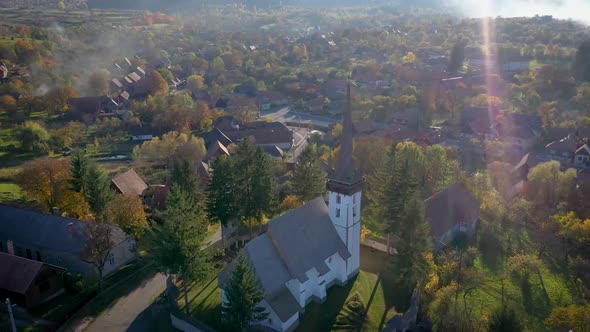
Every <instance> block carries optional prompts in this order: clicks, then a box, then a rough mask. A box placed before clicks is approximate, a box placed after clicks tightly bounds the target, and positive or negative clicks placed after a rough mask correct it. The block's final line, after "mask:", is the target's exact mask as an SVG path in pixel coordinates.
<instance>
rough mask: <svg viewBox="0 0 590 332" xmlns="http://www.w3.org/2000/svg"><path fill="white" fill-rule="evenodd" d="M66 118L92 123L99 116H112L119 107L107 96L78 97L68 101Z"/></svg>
mask: <svg viewBox="0 0 590 332" xmlns="http://www.w3.org/2000/svg"><path fill="white" fill-rule="evenodd" d="M68 107H69V112H68V113H67V114H68V117H70V118H71V119H72V120H78V121H83V122H86V123H92V122H94V120H96V118H98V117H99V116H101V115H107V114H112V113H113V112H115V110H117V109H118V108H119V105H118V104H117V103H116V102H115V101H114V100H113V99H111V98H109V97H107V96H97V97H80V98H71V99H69V100H68Z"/></svg>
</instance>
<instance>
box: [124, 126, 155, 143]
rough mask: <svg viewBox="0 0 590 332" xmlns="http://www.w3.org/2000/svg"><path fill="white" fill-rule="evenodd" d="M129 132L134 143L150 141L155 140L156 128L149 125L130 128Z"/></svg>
mask: <svg viewBox="0 0 590 332" xmlns="http://www.w3.org/2000/svg"><path fill="white" fill-rule="evenodd" d="M128 132H129V135H130V136H131V140H132V141H150V140H152V139H153V138H154V128H153V127H152V125H151V124H149V123H142V124H138V125H133V126H130V127H129V129H128Z"/></svg>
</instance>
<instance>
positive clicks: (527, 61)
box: [501, 55, 533, 73]
mask: <svg viewBox="0 0 590 332" xmlns="http://www.w3.org/2000/svg"><path fill="white" fill-rule="evenodd" d="M532 60H533V58H532V57H530V56H522V55H519V56H512V57H509V58H507V59H503V61H502V62H503V63H502V66H501V69H502V71H503V72H506V73H518V72H521V71H525V70H529V68H530V66H531V61H532Z"/></svg>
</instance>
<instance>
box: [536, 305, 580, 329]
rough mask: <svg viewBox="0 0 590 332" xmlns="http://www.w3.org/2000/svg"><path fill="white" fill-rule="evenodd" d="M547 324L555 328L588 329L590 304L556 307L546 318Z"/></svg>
mask: <svg viewBox="0 0 590 332" xmlns="http://www.w3.org/2000/svg"><path fill="white" fill-rule="evenodd" d="M545 325H546V326H547V327H549V328H551V329H555V330H557V329H559V330H564V331H567V330H570V331H588V327H589V326H590V305H586V306H579V305H570V306H569V307H557V308H554V309H553V311H552V312H551V314H550V315H549V317H547V319H545Z"/></svg>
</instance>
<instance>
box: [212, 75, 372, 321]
mask: <svg viewBox="0 0 590 332" xmlns="http://www.w3.org/2000/svg"><path fill="white" fill-rule="evenodd" d="M348 100H349V103H348V108H347V112H345V116H344V121H343V134H342V139H341V150H340V151H341V152H340V153H341V154H340V156H341V157H340V158H339V162H338V164H337V165H336V168H335V169H334V171H332V172H330V174H329V176H328V182H327V191H328V195H327V197H328V203H329V204H326V201H325V200H324V198H323V197H318V198H316V199H313V200H311V201H309V202H308V203H306V204H304V205H303V206H300V207H298V208H296V209H293V210H292V211H290V212H288V213H286V214H284V215H282V216H279V217H277V218H275V219H273V220H271V221H270V222H269V224H268V228H267V231H266V233H264V234H262V235H260V236H258V237H256V238H255V239H253V240H252V241H250V242H249V243H248V244H246V246H245V248H244V255H245V257H246V258H247V259H248V261H249V263H250V264H251V266H252V268H253V270H254V271H255V273H256V274H257V276H258V281H259V283H260V286H261V287H262V289H263V290H264V294H265V298H264V300H263V301H262V302H261V303H260V304H259V305H260V306H262V307H264V308H265V309H266V310H267V311H268V312H269V317H268V319H266V320H264V321H260V322H252V324H256V325H262V326H265V327H268V328H271V329H274V330H276V331H281V332H282V331H292V330H293V329H295V328H296V327H297V325H298V322H299V317H300V315H301V314H302V313H303V311H304V308H305V306H306V305H307V304H308V303H309V302H311V301H314V300H315V301H324V300H325V299H326V296H327V290H328V289H329V288H330V287H331V286H332V285H334V284H339V285H344V284H346V283H347V282H348V281H349V280H351V279H352V278H354V276H355V275H356V274H357V273H358V271H359V268H360V240H361V216H360V208H361V194H362V193H361V190H362V184H363V181H364V180H363V177H362V176H361V174H360V173H358V172H357V171H356V170H355V169H354V163H353V159H352V138H353V137H352V133H353V130H352V117H351V106H350V105H351V99H350V86H349V87H348ZM234 264H235V262H232V263H230V264H229V265H228V266H227V267H226V268H225V269H224V270H223V271H222V272H221V273H220V274H219V276H218V282H219V287H220V288H221V289H222V290H223V289H225V288H226V287H227V286H228V285H229V283H230V282H231V275H232V272H233V269H234ZM222 299H223V302H224V303H225V302H226V298H225V293H224V292H223V295H222Z"/></svg>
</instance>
